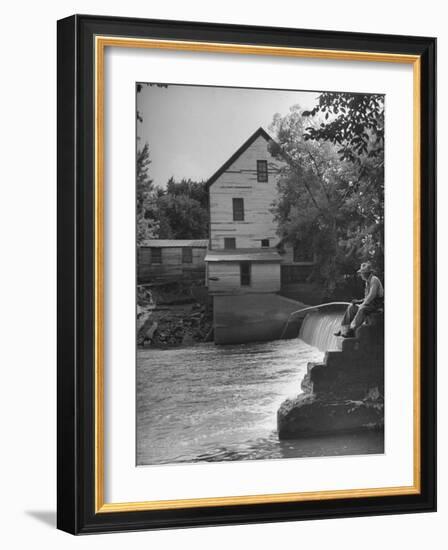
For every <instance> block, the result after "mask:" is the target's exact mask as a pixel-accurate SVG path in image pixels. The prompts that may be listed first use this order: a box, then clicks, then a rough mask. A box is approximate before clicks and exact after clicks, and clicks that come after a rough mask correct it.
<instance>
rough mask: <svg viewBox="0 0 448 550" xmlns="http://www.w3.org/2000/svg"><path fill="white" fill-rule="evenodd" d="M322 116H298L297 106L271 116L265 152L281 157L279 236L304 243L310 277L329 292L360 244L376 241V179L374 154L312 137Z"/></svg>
mask: <svg viewBox="0 0 448 550" xmlns="http://www.w3.org/2000/svg"><path fill="white" fill-rule="evenodd" d="M328 118H329V117H328ZM328 118H327V120H328ZM324 120H325V117H322V116H319V114H317V113H316V114H312V115H311V114H309V113H307V116H304V113H303V111H302V110H301V108H300V107H299V106H297V105H296V106H294V107H292V108H291V109H290V112H289V114H287V115H286V116H284V117H281V116H279V115H276V116H275V117H274V120H273V124H272V127H271V130H272V131H273V132H274V133H275V134H276V137H277V143H274V144H272V146H271V152H272V153H273V154H274V155H275V156H279V157H282V158H283V159H284V160H286V162H285V164H284V168H283V169H282V171H281V175H280V179H279V184H278V187H279V199H278V201H277V202H276V203H275V205H274V208H273V212H274V214H275V217H276V220H277V222H278V225H279V231H280V234H281V236H282V237H283V238H284V239H285V240H287V241H289V242H290V243H291V244H292V245H293V246H297V245H299V246H300V245H301V244H302V243H303V242H306V243H307V245H308V246H309V247H310V248H311V249H312V251H313V252H314V254H315V257H316V265H315V269H314V270H313V272H312V274H311V278H312V279H313V280H314V281H316V282H318V283H320V284H321V285H322V287H323V288H324V290H325V292H326V294H327V295H328V296H331V295H333V294H334V293H335V290H336V288H337V287H338V285H341V283H342V282H343V280H344V278H345V277H344V276H345V274H346V273H347V272H349V273H350V272H353V271H354V267H355V265H356V263H357V262H358V261H359V259H360V257H363V256H365V255H366V254H368V253H369V252H368V251H366V250H365V249H366V248H369V247H371V246H372V242H375V244H377V243H378V241H379V240H381V238H376V237H375V235H377V228H379V227H380V226H381V224H382V217H381V216H380V214H382V204H381V200H380V199H379V198H378V197H379V196H377V195H378V193H377V189H376V187H375V185H374V184H377V183H378V179H379V178H378V174H376V173H375V170H373V168H372V163H373V162H374V157H373V156H372V157H369V156H368V155H365V154H364V155H365V156H366V159H362V162H354V161H353V160H352V159H351V158H348V157H347V155H342V154H341V152H340V151H339V149H340V147H339V148H338V145H336V144H335V143H334V142H333V141H331V140H329V139H325V138H323V137H320V138H319V139H318V138H317V136H318V135H319V134H317V132H319V131H320V132H322V131H323V130H324V129H325V123H324V122H323V121H324ZM330 122H332V121H330ZM311 135H314V136H316V138H313V137H310V136H311ZM372 197H376V198H377V199H378V200H372ZM377 203H378V204H377Z"/></svg>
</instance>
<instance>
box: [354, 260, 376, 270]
mask: <svg viewBox="0 0 448 550" xmlns="http://www.w3.org/2000/svg"><path fill="white" fill-rule="evenodd" d="M356 273H373V268H372V264H371V263H370V262H364V263H363V264H361V267H360V268H359V269H358V271H357V272H356Z"/></svg>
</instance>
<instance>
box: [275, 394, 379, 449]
mask: <svg viewBox="0 0 448 550" xmlns="http://www.w3.org/2000/svg"><path fill="white" fill-rule="evenodd" d="M383 426H384V403H383V401H382V398H381V396H380V395H379V393H378V398H377V399H375V400H373V399H370V398H369V397H368V396H366V398H365V399H363V400H359V401H357V400H352V399H344V400H340V399H339V400H336V399H335V400H330V399H323V398H319V397H317V396H316V395H314V394H304V393H303V394H300V395H299V396H298V397H296V398H295V399H290V400H287V401H285V402H284V403H283V404H282V405H281V407H280V409H279V410H278V413H277V429H278V436H279V438H280V439H298V438H301V437H311V436H320V435H329V434H334V433H336V432H338V433H341V432H351V431H361V430H372V429H381V428H383Z"/></svg>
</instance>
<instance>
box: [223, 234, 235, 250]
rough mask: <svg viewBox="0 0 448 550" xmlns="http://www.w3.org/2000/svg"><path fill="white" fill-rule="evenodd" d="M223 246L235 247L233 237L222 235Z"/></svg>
mask: <svg viewBox="0 0 448 550" xmlns="http://www.w3.org/2000/svg"><path fill="white" fill-rule="evenodd" d="M224 248H228V249H233V248H236V239H235V237H224Z"/></svg>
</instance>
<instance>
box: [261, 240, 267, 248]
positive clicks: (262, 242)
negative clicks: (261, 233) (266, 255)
mask: <svg viewBox="0 0 448 550" xmlns="http://www.w3.org/2000/svg"><path fill="white" fill-rule="evenodd" d="M261 247H262V248H269V239H261Z"/></svg>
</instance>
